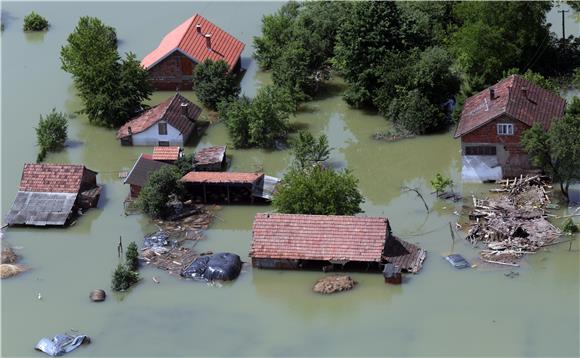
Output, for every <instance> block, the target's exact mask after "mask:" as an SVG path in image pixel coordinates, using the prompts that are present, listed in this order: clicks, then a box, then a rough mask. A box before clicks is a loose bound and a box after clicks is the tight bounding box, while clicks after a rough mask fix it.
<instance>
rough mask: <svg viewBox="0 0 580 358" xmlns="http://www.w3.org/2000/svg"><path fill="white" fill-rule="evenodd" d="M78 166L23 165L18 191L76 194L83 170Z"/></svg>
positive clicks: (82, 167) (79, 187) (83, 168)
mask: <svg viewBox="0 0 580 358" xmlns="http://www.w3.org/2000/svg"><path fill="white" fill-rule="evenodd" d="M85 169H86V168H85V166H84V165H80V164H43V163H41V164H30V163H28V164H24V170H23V171H22V179H21V180H20V189H19V190H20V191H29V192H42V193H77V192H78V191H79V190H80V189H81V181H82V179H83V174H84V170H85Z"/></svg>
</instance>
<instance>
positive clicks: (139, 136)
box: [117, 93, 201, 147]
mask: <svg viewBox="0 0 580 358" xmlns="http://www.w3.org/2000/svg"><path fill="white" fill-rule="evenodd" d="M200 114H201V108H199V107H198V106H196V105H195V104H193V103H192V102H191V101H189V100H188V99H187V98H185V97H183V96H182V95H180V94H179V93H176V94H175V95H173V96H172V97H170V98H168V99H166V100H165V101H163V102H161V103H159V104H158V105H156V106H154V107H152V108H150V109H148V110H146V111H144V112H143V113H141V114H140V115H138V116H137V117H135V118H133V119H131V120H130V121H129V122H127V123H125V124H124V125H123V126H122V127H121V128H119V130H118V131H117V139H119V140H120V141H121V144H122V145H147V146H180V147H183V146H184V145H185V144H186V143H187V141H188V140H189V138H190V137H191V135H192V133H193V130H194V129H195V123H196V121H197V119H198V118H199V115H200Z"/></svg>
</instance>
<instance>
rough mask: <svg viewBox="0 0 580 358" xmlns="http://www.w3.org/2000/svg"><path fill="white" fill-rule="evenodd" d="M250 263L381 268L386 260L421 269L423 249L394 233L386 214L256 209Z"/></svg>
mask: <svg viewBox="0 0 580 358" xmlns="http://www.w3.org/2000/svg"><path fill="white" fill-rule="evenodd" d="M250 257H251V258H252V266H254V267H257V268H267V269H314V270H320V269H323V270H325V271H327V270H338V271H374V272H382V271H383V269H384V265H385V264H386V263H393V264H396V265H397V266H398V267H400V268H401V270H402V271H404V272H413V273H415V272H418V271H419V270H420V269H421V266H422V263H423V260H424V259H425V251H424V250H422V249H419V248H418V247H416V246H415V245H412V244H409V243H406V242H404V241H402V240H399V239H397V238H395V237H394V236H393V235H392V234H391V228H390V225H389V221H388V220H387V219H386V218H382V217H363V216H334V215H298V214H273V213H261V214H257V215H256V218H255V219H254V225H253V231H252V244H251V248H250Z"/></svg>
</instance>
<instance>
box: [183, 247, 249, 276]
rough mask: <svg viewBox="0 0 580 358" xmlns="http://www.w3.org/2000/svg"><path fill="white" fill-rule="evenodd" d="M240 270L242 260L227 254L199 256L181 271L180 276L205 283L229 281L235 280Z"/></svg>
mask: <svg viewBox="0 0 580 358" xmlns="http://www.w3.org/2000/svg"><path fill="white" fill-rule="evenodd" d="M241 270H242V260H240V257H239V256H238V255H236V254H231V253H229V252H222V253H217V254H214V255H210V256H200V257H198V258H196V259H195V260H193V262H192V263H191V264H190V265H189V266H187V267H186V268H184V269H183V271H182V272H181V276H183V277H187V278H194V279H198V280H199V279H201V280H206V281H216V280H219V281H230V280H234V279H236V278H237V277H238V276H239V275H240V271H241Z"/></svg>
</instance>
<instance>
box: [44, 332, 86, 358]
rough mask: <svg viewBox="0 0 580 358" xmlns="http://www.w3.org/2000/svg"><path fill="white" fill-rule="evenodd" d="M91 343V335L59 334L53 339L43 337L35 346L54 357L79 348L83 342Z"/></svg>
mask: <svg viewBox="0 0 580 358" xmlns="http://www.w3.org/2000/svg"><path fill="white" fill-rule="evenodd" d="M89 343H91V339H90V338H89V336H85V335H77V336H72V335H69V334H58V335H56V336H54V337H53V338H52V339H50V338H42V339H41V340H40V341H39V342H38V343H37V344H36V346H35V347H34V349H36V350H37V351H41V352H44V353H46V354H48V355H49V356H52V357H57V356H61V355H63V354H65V353H68V352H71V351H73V350H75V349H77V348H78V347H79V346H81V345H83V344H89Z"/></svg>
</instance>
